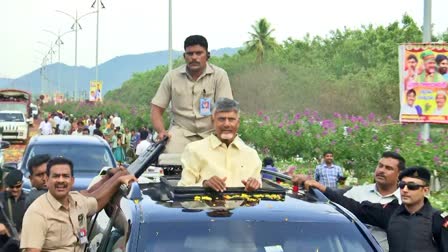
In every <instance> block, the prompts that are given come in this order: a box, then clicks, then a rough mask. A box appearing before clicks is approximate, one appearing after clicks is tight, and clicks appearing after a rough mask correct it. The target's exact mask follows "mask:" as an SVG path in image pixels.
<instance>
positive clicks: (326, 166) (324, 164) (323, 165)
mask: <svg viewBox="0 0 448 252" xmlns="http://www.w3.org/2000/svg"><path fill="white" fill-rule="evenodd" d="M320 166H321V167H322V168H334V167H336V165H335V164H333V163H332V164H331V165H330V166H328V165H327V164H326V163H325V162H324V163H321V164H320Z"/></svg>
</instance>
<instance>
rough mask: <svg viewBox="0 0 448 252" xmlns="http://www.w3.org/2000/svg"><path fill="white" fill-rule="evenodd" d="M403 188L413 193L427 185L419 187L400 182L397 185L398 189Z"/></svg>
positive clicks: (410, 183) (412, 183) (411, 183)
mask: <svg viewBox="0 0 448 252" xmlns="http://www.w3.org/2000/svg"><path fill="white" fill-rule="evenodd" d="M405 186H407V187H408V189H409V190H411V191H415V190H418V189H419V188H420V187H426V186H427V185H419V184H416V183H414V182H409V183H406V182H404V181H400V182H399V183H398V187H400V189H404V187H405Z"/></svg>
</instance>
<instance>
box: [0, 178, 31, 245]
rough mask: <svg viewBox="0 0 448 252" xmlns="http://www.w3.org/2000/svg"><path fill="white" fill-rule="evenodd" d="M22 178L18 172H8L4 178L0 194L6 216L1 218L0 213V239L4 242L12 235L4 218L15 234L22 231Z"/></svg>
mask: <svg viewBox="0 0 448 252" xmlns="http://www.w3.org/2000/svg"><path fill="white" fill-rule="evenodd" d="M22 177H23V174H22V172H20V171H19V170H12V171H11V172H9V173H8V175H6V177H5V184H6V187H7V188H6V191H5V192H1V193H0V202H1V204H2V206H1V207H3V210H4V213H5V214H6V216H3V214H1V212H0V237H1V238H0V239H1V240H2V241H4V242H5V241H7V240H8V238H9V237H10V236H11V235H12V234H11V230H10V229H9V228H8V227H7V226H8V224H7V223H8V221H7V220H6V218H8V220H9V222H10V223H12V224H13V225H14V227H15V229H16V230H17V232H19V233H20V231H21V230H22V220H23V215H24V214H25V195H24V193H23V191H22V183H23V182H22ZM0 244H1V242H0ZM0 247H1V246H0Z"/></svg>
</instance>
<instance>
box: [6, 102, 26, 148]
mask: <svg viewBox="0 0 448 252" xmlns="http://www.w3.org/2000/svg"><path fill="white" fill-rule="evenodd" d="M0 134H1V137H2V139H4V140H21V141H23V142H24V143H26V142H27V140H28V123H27V121H26V117H25V115H24V114H23V113H22V112H20V111H15V110H3V111H0Z"/></svg>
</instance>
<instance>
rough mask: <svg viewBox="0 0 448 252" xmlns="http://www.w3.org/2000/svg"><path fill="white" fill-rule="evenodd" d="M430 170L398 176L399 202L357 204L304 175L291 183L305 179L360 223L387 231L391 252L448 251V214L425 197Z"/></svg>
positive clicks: (416, 170) (296, 177) (309, 185)
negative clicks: (348, 211)
mask: <svg viewBox="0 0 448 252" xmlns="http://www.w3.org/2000/svg"><path fill="white" fill-rule="evenodd" d="M430 178H431V174H430V172H429V171H428V170H427V169H426V168H423V167H418V166H416V167H410V168H408V169H405V170H403V171H402V172H401V173H400V176H399V181H400V182H399V183H398V186H399V187H400V194H401V200H402V204H401V205H399V204H398V200H394V201H392V202H391V203H389V204H386V205H381V204H374V203H371V202H368V201H364V202H362V203H359V202H357V201H354V200H352V199H350V198H347V197H344V196H342V195H340V194H338V193H337V192H336V191H333V190H332V189H331V188H327V187H326V186H324V185H322V184H319V182H317V181H315V180H306V177H305V176H295V177H294V178H293V182H294V183H301V182H303V180H305V182H304V185H305V188H309V187H314V188H317V189H318V190H319V191H321V192H323V193H324V194H325V196H327V197H328V198H329V199H330V200H332V201H334V202H336V203H338V204H341V205H342V206H343V207H345V208H347V209H348V210H350V211H351V212H352V213H353V214H355V215H356V217H358V218H359V219H360V220H361V221H362V222H364V223H369V224H371V225H375V226H379V227H381V228H383V229H385V230H386V231H387V240H388V242H389V248H390V251H392V252H413V251H415V252H420V251H425V252H431V251H434V252H437V251H448V213H446V212H445V213H441V211H439V210H437V209H435V208H433V207H432V206H431V204H430V203H429V200H428V199H427V198H426V197H425V195H427V194H428V193H429V181H430Z"/></svg>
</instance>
